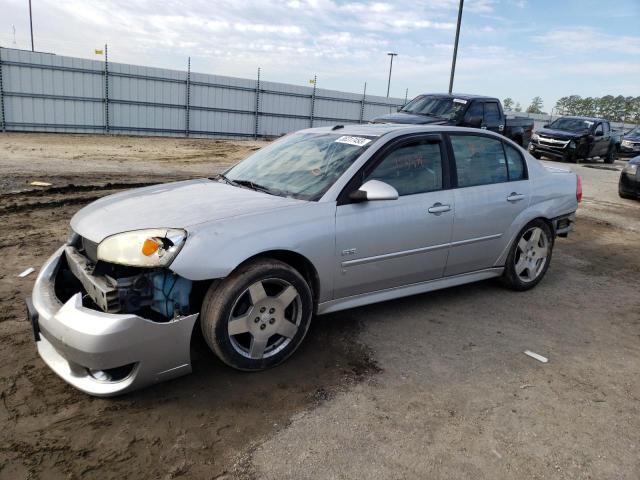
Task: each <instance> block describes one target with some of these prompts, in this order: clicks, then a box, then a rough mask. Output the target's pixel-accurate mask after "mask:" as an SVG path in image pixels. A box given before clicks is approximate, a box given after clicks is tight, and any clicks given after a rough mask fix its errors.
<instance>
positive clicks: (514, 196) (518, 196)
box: [507, 192, 524, 202]
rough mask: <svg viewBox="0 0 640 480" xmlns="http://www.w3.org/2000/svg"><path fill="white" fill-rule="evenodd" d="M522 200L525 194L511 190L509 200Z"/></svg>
mask: <svg viewBox="0 0 640 480" xmlns="http://www.w3.org/2000/svg"><path fill="white" fill-rule="evenodd" d="M520 200H524V195H523V194H521V193H516V192H511V194H510V195H509V196H508V197H507V202H519V201H520Z"/></svg>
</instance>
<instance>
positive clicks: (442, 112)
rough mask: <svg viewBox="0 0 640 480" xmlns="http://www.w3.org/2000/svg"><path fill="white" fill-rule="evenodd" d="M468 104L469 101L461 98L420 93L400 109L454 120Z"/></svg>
mask: <svg viewBox="0 0 640 480" xmlns="http://www.w3.org/2000/svg"><path fill="white" fill-rule="evenodd" d="M466 105H467V101H466V100H462V99H459V98H452V97H435V96H432V95H420V96H419V97H416V98H414V99H413V100H411V101H410V102H409V103H407V104H406V105H405V106H404V107H403V108H402V109H401V110H400V111H401V112H405V113H413V114H415V115H427V116H430V117H440V118H443V119H447V120H452V119H455V118H458V117H459V116H460V114H461V113H462V111H463V110H464V109H465V106H466Z"/></svg>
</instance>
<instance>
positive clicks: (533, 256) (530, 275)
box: [514, 227, 549, 283]
mask: <svg viewBox="0 0 640 480" xmlns="http://www.w3.org/2000/svg"><path fill="white" fill-rule="evenodd" d="M548 257H549V239H548V238H547V234H546V233H545V232H544V230H542V229H541V228H540V227H533V228H530V229H529V230H527V231H526V232H524V233H523V234H522V236H521V237H520V240H519V241H518V248H517V250H516V255H515V257H514V262H515V271H516V275H518V278H519V279H520V280H521V281H522V282H524V283H529V282H533V281H534V280H536V279H537V278H538V277H539V276H540V274H541V273H542V272H543V270H544V267H545V265H546V263H547V259H548Z"/></svg>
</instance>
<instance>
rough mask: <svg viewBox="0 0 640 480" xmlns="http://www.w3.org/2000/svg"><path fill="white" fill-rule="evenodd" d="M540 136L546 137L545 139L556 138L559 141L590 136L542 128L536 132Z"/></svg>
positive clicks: (585, 133)
mask: <svg viewBox="0 0 640 480" xmlns="http://www.w3.org/2000/svg"><path fill="white" fill-rule="evenodd" d="M536 133H537V134H538V135H544V136H545V137H550V138H555V139H557V140H573V139H575V138H580V137H584V136H586V135H588V133H587V132H586V131H585V132H568V131H566V130H554V129H552V128H541V129H539V130H536Z"/></svg>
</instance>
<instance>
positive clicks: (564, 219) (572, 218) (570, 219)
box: [552, 212, 576, 237]
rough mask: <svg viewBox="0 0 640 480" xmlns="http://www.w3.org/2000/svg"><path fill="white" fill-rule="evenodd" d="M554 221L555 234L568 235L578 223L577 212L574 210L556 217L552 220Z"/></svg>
mask: <svg viewBox="0 0 640 480" xmlns="http://www.w3.org/2000/svg"><path fill="white" fill-rule="evenodd" d="M552 223H553V231H554V232H555V234H556V235H557V236H559V237H566V236H567V235H569V232H571V231H572V230H573V225H574V223H576V213H575V212H573V213H569V214H567V215H561V216H559V217H556V218H554V219H553V220H552Z"/></svg>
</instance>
